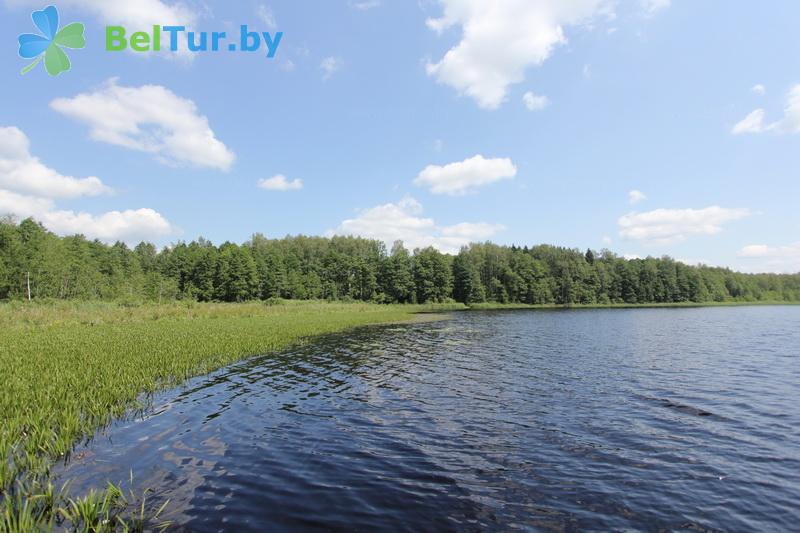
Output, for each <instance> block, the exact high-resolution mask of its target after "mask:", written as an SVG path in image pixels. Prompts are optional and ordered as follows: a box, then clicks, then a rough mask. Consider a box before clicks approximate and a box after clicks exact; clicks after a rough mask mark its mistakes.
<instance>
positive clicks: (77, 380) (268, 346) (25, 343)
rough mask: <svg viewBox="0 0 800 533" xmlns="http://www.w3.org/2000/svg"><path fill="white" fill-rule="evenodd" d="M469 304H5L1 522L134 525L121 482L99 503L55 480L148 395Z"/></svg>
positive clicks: (0, 339) (1, 316)
mask: <svg viewBox="0 0 800 533" xmlns="http://www.w3.org/2000/svg"><path fill="white" fill-rule="evenodd" d="M458 309H463V306H461V305H425V306H414V305H406V306H403V305H371V304H356V303H325V302H300V303H298V302H292V303H288V302H269V303H245V304H199V303H193V302H192V303H180V302H177V303H170V304H164V305H155V304H145V305H133V304H128V305H126V304H118V303H116V304H115V303H72V302H50V303H45V304H41V303H33V304H29V303H10V304H2V305H0V377H1V378H2V387H0V531H3V530H10V531H27V530H30V526H31V524H34V525H35V526H36V527H35V529H39V528H47V527H52V526H53V525H59V526H64V525H65V524H66V525H67V526H69V527H71V528H74V529H80V530H82V531H83V530H86V531H94V530H101V529H103V528H108V529H110V530H113V528H114V527H118V529H126V527H128V524H127V523H126V524H125V525H124V526H123V525H122V521H121V516H122V513H123V512H124V511H123V507H124V506H120V505H119V501H120V499H119V498H118V497H117V496H118V493H119V489H118V488H116V487H109V489H108V490H106V491H104V492H103V493H102V494H100V493H98V494H95V495H93V496H92V498H93V499H92V500H91V501H88V502H87V501H85V498H84V499H83V500H72V501H70V500H69V499H68V498H67V496H66V494H60V495H59V496H58V497H56V496H55V495H54V494H56V493H60V491H57V490H56V489H55V488H54V487H53V486H52V484H51V483H50V479H49V470H50V468H51V466H52V465H53V464H54V462H55V461H57V460H58V459H59V458H61V457H64V456H65V455H66V454H68V453H69V452H70V451H71V450H72V449H73V446H74V445H75V443H76V442H78V441H79V440H80V439H82V438H85V437H89V436H91V435H92V434H93V433H94V432H95V431H96V430H97V429H98V428H100V427H102V426H104V425H105V424H107V423H108V422H110V421H111V420H112V419H113V418H115V417H118V416H120V415H122V414H124V413H125V412H126V411H128V410H130V409H132V408H135V407H136V406H137V402H138V401H140V400H141V399H142V398H143V395H147V394H149V393H153V392H155V391H158V390H161V389H164V388H168V387H172V386H175V385H178V384H180V383H182V382H183V381H185V380H187V379H188V378H191V377H194V376H198V375H202V374H206V373H208V372H211V371H213V370H216V369H218V368H220V367H223V366H225V365H227V364H230V363H232V362H235V361H237V360H240V359H242V358H245V357H247V356H251V355H255V354H261V353H266V352H271V351H275V350H280V349H283V348H286V347H287V346H289V345H291V344H295V343H300V342H304V341H305V340H306V339H309V338H311V337H313V336H316V335H321V334H325V333H332V332H337V331H342V330H345V329H349V328H353V327H356V326H363V325H367V324H383V323H392V322H403V321H409V320H413V319H415V317H417V316H418V315H419V314H420V313H425V312H440V311H449V310H458ZM109 494H110V495H112V496H114V501H113V502H109V500H107V499H106V498H107V497H108V496H109ZM56 502H60V503H58V504H57V503H56ZM112 503H113V504H114V505H112ZM104 505H105V507H103V506H104ZM103 508H105V509H106V511H107V512H106V513H105V514H103V512H101V511H102V509H103ZM70 509H73V512H72V513H70ZM80 509H84V510H85V513H84V514H80V513H77V511H76V510H80ZM92 509H94V511H92ZM95 511H96V512H95ZM109 513H110V514H109ZM87 522H92V523H91V524H90V523H87ZM103 523H105V524H106V525H105V526H102V524H103ZM101 526H102V527H101Z"/></svg>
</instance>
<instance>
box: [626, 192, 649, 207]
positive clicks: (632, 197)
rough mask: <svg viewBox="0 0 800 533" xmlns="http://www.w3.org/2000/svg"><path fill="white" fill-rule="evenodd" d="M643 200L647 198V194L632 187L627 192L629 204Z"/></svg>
mask: <svg viewBox="0 0 800 533" xmlns="http://www.w3.org/2000/svg"><path fill="white" fill-rule="evenodd" d="M644 200H647V195H646V194H645V193H643V192H642V191H637V190H635V189H634V190H632V191H630V192H629V193H628V203H629V204H631V205H634V204H638V203H639V202H642V201H644Z"/></svg>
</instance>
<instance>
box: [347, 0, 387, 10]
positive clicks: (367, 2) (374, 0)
mask: <svg viewBox="0 0 800 533" xmlns="http://www.w3.org/2000/svg"><path fill="white" fill-rule="evenodd" d="M347 5H349V6H350V7H352V8H353V9H357V10H359V11H367V10H369V9H373V8H376V7H379V6H380V5H381V2H380V0H361V1H360V2H358V1H353V0H350V1H349V2H347Z"/></svg>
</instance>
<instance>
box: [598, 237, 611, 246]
mask: <svg viewBox="0 0 800 533" xmlns="http://www.w3.org/2000/svg"><path fill="white" fill-rule="evenodd" d="M600 241H601V242H602V243H603V244H604V245H605V246H610V245H611V243H613V242H614V241H613V240H612V239H611V237H609V236H608V235H603V238H602V239H600Z"/></svg>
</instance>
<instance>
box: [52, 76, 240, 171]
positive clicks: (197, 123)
mask: <svg viewBox="0 0 800 533" xmlns="http://www.w3.org/2000/svg"><path fill="white" fill-rule="evenodd" d="M50 106H51V107H52V108H53V109H54V110H56V111H58V112H59V113H62V114H64V115H67V116H69V117H72V118H74V119H77V120H80V121H81V122H84V123H86V124H87V125H88V126H89V127H90V135H91V137H92V138H93V139H94V140H96V141H101V142H106V143H109V144H113V145H116V146H122V147H124V148H128V149H131V150H138V151H141V152H146V153H150V154H153V156H154V157H155V158H156V159H157V160H158V161H160V162H162V163H165V164H170V165H182V164H189V165H194V166H198V167H209V168H216V169H219V170H225V171H227V170H229V169H230V168H231V166H232V165H233V162H234V160H235V158H236V156H235V155H234V154H233V152H232V151H230V150H229V149H228V148H227V147H226V146H225V145H224V144H223V143H222V142H220V141H219V140H218V139H217V137H216V135H215V134H214V132H213V131H212V130H211V128H210V127H209V124H208V119H207V118H206V117H204V116H203V115H201V114H200V112H199V111H198V109H197V106H196V105H195V104H194V102H193V101H191V100H188V99H186V98H181V97H180V96H177V95H176V94H175V93H173V92H172V91H170V90H169V89H167V88H166V87H162V86H160V85H143V86H141V87H124V86H121V85H118V84H117V80H116V79H111V80H109V81H108V82H106V83H105V84H104V85H103V86H102V87H101V88H99V89H98V90H96V91H95V92H91V93H84V94H79V95H78V96H76V97H74V98H58V99H56V100H53V101H52V102H51V103H50Z"/></svg>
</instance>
